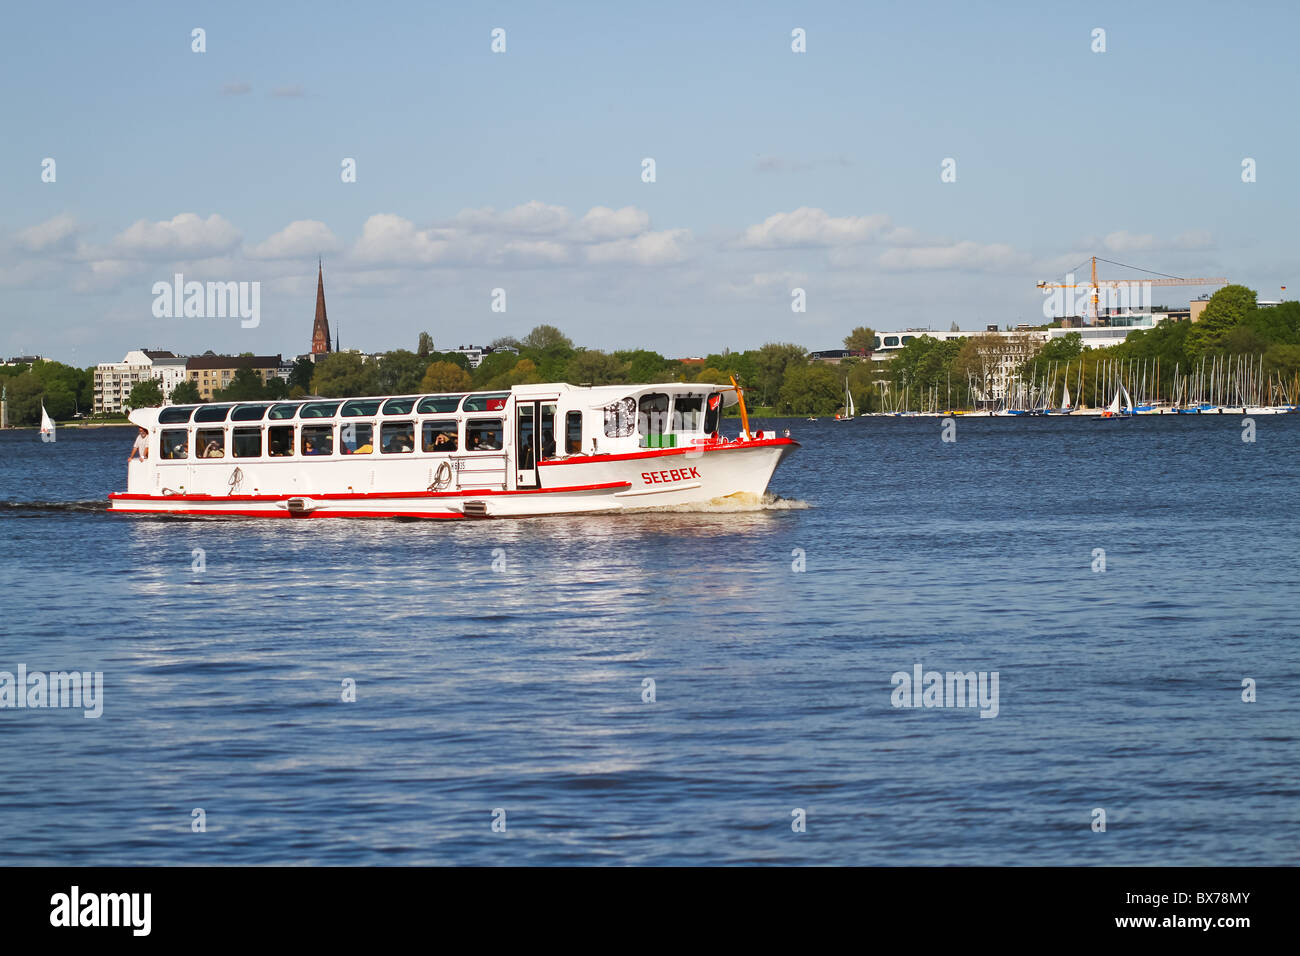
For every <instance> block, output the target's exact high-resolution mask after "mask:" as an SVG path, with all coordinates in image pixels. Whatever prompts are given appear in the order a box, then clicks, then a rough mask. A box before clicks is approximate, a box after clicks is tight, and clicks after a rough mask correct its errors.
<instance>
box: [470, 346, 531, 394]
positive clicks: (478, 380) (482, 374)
mask: <svg viewBox="0 0 1300 956" xmlns="http://www.w3.org/2000/svg"><path fill="white" fill-rule="evenodd" d="M518 361H519V356H518V355H516V354H515V353H514V352H492V353H489V354H488V355H485V356H483V361H482V362H480V363H479V365H478V368H476V369H474V371H473V372H471V373H470V378H471V379H472V381H473V382H474V387H475V388H486V387H487V383H488V382H490V381H492V379H494V378H497V377H498V376H500V375H504V374H505V373H506V372H509V371H510V370H511V369H512V368H514V367H515V364H516V363H517V362H518Z"/></svg>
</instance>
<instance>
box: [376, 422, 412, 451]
mask: <svg viewBox="0 0 1300 956" xmlns="http://www.w3.org/2000/svg"><path fill="white" fill-rule="evenodd" d="M379 450H380V451H381V452H383V453H384V454H385V455H406V454H409V453H410V452H413V451H415V422H384V424H383V425H381V426H380V428H379Z"/></svg>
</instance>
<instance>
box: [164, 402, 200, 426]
mask: <svg viewBox="0 0 1300 956" xmlns="http://www.w3.org/2000/svg"><path fill="white" fill-rule="evenodd" d="M193 414H194V406H193V405H185V406H176V405H172V406H169V407H167V408H164V409H163V410H162V411H160V412H159V413H158V424H159V425H178V424H180V423H181V422H188V421H189V420H190V416H191V415H193Z"/></svg>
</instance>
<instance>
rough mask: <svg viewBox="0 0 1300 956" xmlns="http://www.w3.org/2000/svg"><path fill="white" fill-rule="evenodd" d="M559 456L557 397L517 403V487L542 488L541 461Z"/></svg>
mask: <svg viewBox="0 0 1300 956" xmlns="http://www.w3.org/2000/svg"><path fill="white" fill-rule="evenodd" d="M554 455H555V400H554V399H542V400H535V401H526V402H516V403H515V487H516V488H539V487H541V486H540V484H539V483H538V480H537V462H538V459H539V458H543V459H544V458H552V457H554Z"/></svg>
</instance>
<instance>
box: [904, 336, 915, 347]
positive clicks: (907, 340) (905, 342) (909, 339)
mask: <svg viewBox="0 0 1300 956" xmlns="http://www.w3.org/2000/svg"><path fill="white" fill-rule="evenodd" d="M914 338H916V336H915V335H904V336H903V344H904V345H906V344H907V343H908V342H910V341H912V340H913V339H914Z"/></svg>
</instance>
